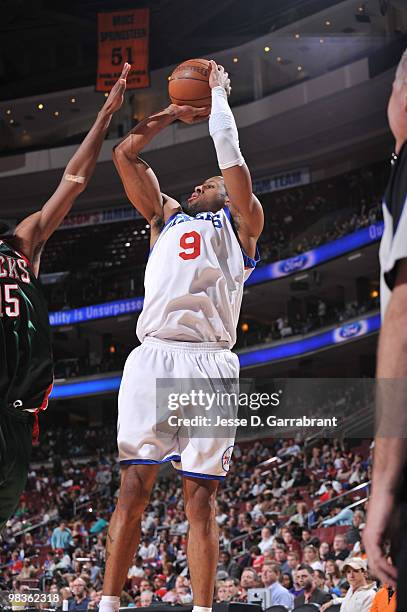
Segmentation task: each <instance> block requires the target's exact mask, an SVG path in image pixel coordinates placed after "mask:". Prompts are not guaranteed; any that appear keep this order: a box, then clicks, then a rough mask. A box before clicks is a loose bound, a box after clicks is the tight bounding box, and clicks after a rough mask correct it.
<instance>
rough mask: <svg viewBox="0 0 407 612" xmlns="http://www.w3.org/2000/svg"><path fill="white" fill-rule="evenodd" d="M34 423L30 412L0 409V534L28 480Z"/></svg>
mask: <svg viewBox="0 0 407 612" xmlns="http://www.w3.org/2000/svg"><path fill="white" fill-rule="evenodd" d="M33 422H34V417H33V415H32V414H30V413H27V412H22V411H21V410H18V409H16V408H13V407H11V406H10V407H4V406H2V407H0V531H1V530H2V529H3V527H4V525H5V524H6V522H7V521H8V519H9V518H10V516H11V515H12V514H13V512H14V511H15V510H16V508H17V506H18V502H19V499H20V495H21V493H22V492H23V490H24V487H25V484H26V481H27V474H28V467H29V463H30V457H31V448H32V429H33Z"/></svg>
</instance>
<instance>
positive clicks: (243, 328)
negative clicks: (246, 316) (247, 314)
mask: <svg viewBox="0 0 407 612" xmlns="http://www.w3.org/2000/svg"><path fill="white" fill-rule="evenodd" d="M240 329H241V330H242V332H243V333H246V332H248V331H249V326H248V324H247V323H242V324H241V326H240Z"/></svg>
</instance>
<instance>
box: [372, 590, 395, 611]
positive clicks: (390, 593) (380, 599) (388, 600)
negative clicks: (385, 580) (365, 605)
mask: <svg viewBox="0 0 407 612" xmlns="http://www.w3.org/2000/svg"><path fill="white" fill-rule="evenodd" d="M369 612H397V597H396V591H394V590H393V589H392V588H391V587H389V586H387V584H383V586H382V587H381V588H380V589H379V590H378V591H377V593H376V595H375V597H374V599H373V602H372V607H371V608H370V611H369Z"/></svg>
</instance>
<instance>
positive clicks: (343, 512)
mask: <svg viewBox="0 0 407 612" xmlns="http://www.w3.org/2000/svg"><path fill="white" fill-rule="evenodd" d="M352 520H353V511H352V510H351V509H350V508H343V507H342V506H341V505H340V504H337V505H336V506H335V508H334V516H332V517H331V518H329V519H325V520H324V521H322V526H323V527H331V526H332V525H352Z"/></svg>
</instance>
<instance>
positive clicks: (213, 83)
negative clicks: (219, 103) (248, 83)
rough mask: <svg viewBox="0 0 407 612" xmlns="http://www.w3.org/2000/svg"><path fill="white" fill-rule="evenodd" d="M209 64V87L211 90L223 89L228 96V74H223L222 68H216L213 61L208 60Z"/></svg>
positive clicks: (216, 65) (229, 90)
mask: <svg viewBox="0 0 407 612" xmlns="http://www.w3.org/2000/svg"><path fill="white" fill-rule="evenodd" d="M210 63H211V72H210V74H209V87H210V88H211V89H213V88H214V87H223V88H224V90H225V91H226V93H227V95H228V96H230V92H231V91H232V88H231V86H230V79H229V74H228V73H227V72H225V69H224V67H223V66H218V64H217V63H216V62H214V61H213V60H210Z"/></svg>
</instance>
